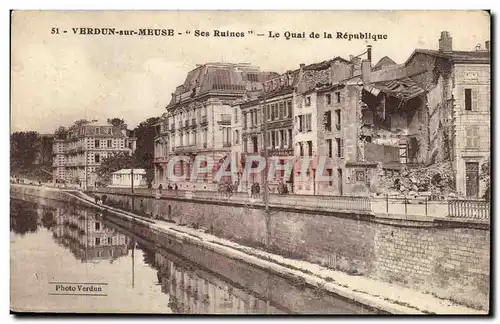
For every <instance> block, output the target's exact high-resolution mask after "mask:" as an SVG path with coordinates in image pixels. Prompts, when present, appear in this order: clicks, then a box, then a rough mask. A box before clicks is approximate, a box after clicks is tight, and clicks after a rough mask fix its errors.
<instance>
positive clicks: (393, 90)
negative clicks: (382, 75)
mask: <svg viewBox="0 0 500 324" xmlns="http://www.w3.org/2000/svg"><path fill="white" fill-rule="evenodd" d="M364 89H365V90H366V91H368V92H370V93H372V94H374V95H375V96H377V95H378V92H377V90H378V91H381V92H384V93H386V94H388V95H391V96H393V97H396V98H399V99H402V100H409V99H412V98H415V97H417V96H419V95H421V94H422V93H424V92H425V90H424V89H422V88H421V87H420V86H419V85H418V84H417V83H416V82H415V81H413V80H412V79H410V78H408V77H404V78H401V79H396V80H389V81H382V82H376V83H373V84H372V85H367V86H365V87H364Z"/></svg>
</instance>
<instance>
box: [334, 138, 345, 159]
mask: <svg viewBox="0 0 500 324" xmlns="http://www.w3.org/2000/svg"><path fill="white" fill-rule="evenodd" d="M335 140H336V141H337V157H339V158H342V157H344V143H342V139H341V138H336V139H335Z"/></svg>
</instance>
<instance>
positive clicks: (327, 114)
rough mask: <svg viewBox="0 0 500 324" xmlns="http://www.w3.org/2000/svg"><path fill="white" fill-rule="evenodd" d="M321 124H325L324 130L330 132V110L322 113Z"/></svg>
mask: <svg viewBox="0 0 500 324" xmlns="http://www.w3.org/2000/svg"><path fill="white" fill-rule="evenodd" d="M323 125H324V126H325V131H327V132H330V131H331V130H332V112H331V111H327V112H325V114H324V115H323Z"/></svg>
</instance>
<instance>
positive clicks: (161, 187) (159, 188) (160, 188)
mask: <svg viewBox="0 0 500 324" xmlns="http://www.w3.org/2000/svg"><path fill="white" fill-rule="evenodd" d="M162 189H163V186H162V185H161V183H160V185H159V186H158V191H159V192H160V195H161V190H162Z"/></svg>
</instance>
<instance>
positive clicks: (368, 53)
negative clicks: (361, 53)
mask: <svg viewBox="0 0 500 324" xmlns="http://www.w3.org/2000/svg"><path fill="white" fill-rule="evenodd" d="M366 58H367V60H368V61H370V62H371V61H372V46H371V45H367V46H366Z"/></svg>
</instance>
